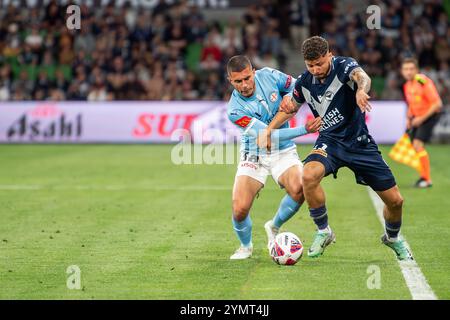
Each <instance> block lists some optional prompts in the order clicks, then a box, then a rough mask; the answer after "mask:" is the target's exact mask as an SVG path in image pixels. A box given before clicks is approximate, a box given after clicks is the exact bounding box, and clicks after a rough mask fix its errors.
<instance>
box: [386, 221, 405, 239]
mask: <svg viewBox="0 0 450 320" xmlns="http://www.w3.org/2000/svg"><path fill="white" fill-rule="evenodd" d="M401 226H402V221H401V220H400V221H398V222H387V221H384V228H385V229H386V234H387V236H388V237H389V238H397V237H398V233H399V232H400V227H401Z"/></svg>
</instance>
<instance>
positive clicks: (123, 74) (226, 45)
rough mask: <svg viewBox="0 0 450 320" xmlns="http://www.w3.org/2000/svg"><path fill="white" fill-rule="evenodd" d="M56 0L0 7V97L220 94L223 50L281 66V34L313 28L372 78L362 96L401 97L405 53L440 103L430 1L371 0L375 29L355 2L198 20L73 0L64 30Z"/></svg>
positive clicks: (441, 34)
mask: <svg viewBox="0 0 450 320" xmlns="http://www.w3.org/2000/svg"><path fill="white" fill-rule="evenodd" d="M61 3H62V2H60V1H56V0H51V1H49V3H48V4H47V5H46V6H44V7H35V8H27V7H26V6H24V7H20V8H17V7H15V6H13V5H8V6H6V7H4V9H3V7H2V12H0V100H16V99H19V100H27V99H36V100H51V99H57V100H61V99H68V100H89V101H99V100H101V101H104V100H111V99H116V100H120V99H132V100H141V99H142V100H160V99H163V100H172V99H182V100H193V99H226V97H227V96H229V94H230V86H229V85H228V83H227V80H226V74H225V66H226V62H227V61H228V59H229V58H230V57H231V56H233V55H236V54H246V55H248V56H249V57H250V58H251V59H252V61H253V64H254V66H255V67H256V68H263V67H266V66H267V67H272V68H280V69H281V70H284V67H285V57H286V52H284V51H283V48H285V46H283V42H284V41H285V39H288V36H289V33H290V39H291V41H292V43H291V44H292V45H294V47H295V48H296V50H298V48H299V45H300V43H301V42H302V41H303V40H304V39H306V38H307V37H308V36H310V35H312V34H321V35H323V36H324V37H326V38H327V39H328V40H329V41H330V45H331V47H332V50H333V53H334V54H336V55H347V56H353V57H355V58H356V59H357V60H358V61H359V62H360V64H361V65H362V66H363V67H364V68H365V69H366V70H367V72H368V73H369V74H370V75H371V77H372V79H373V82H372V84H373V85H372V87H373V92H372V96H373V97H374V98H383V99H401V91H400V90H401V85H402V79H401V78H400V77H399V74H398V70H397V69H398V66H399V65H400V63H399V62H400V61H401V59H402V58H403V57H404V56H410V55H415V56H417V58H418V59H419V61H420V64H421V66H423V68H425V69H426V73H427V74H429V75H430V77H432V78H433V80H434V81H435V83H436V86H437V87H438V90H439V92H440V94H441V97H442V99H443V101H444V103H446V104H449V103H450V92H449V91H450V70H449V65H450V25H449V13H448V12H446V11H445V10H444V8H443V4H442V3H443V2H442V1H440V0H427V1H423V0H373V1H371V4H376V5H378V6H380V8H381V11H382V19H381V27H382V28H381V29H380V30H369V29H368V28H367V26H366V19H367V14H366V13H365V10H360V7H364V8H366V4H368V3H369V2H368V1H367V0H363V1H361V2H358V1H345V2H344V1H343V2H339V1H336V0H296V1H290V2H289V1H288V2H283V1H274V0H261V2H260V4H259V5H251V6H248V7H247V8H246V9H244V12H243V15H242V17H239V16H236V17H232V18H230V19H226V20H224V21H215V20H206V19H205V17H204V13H203V12H202V10H201V9H200V8H199V7H198V6H196V5H191V2H190V1H186V0H181V1H165V0H159V1H157V4H156V6H155V7H154V8H153V10H151V11H150V10H140V8H136V7H134V6H131V4H130V2H129V1H125V5H124V6H123V7H122V8H117V7H115V6H114V5H113V4H111V3H110V4H109V5H106V6H100V7H98V8H97V7H96V8H95V10H94V9H93V8H92V7H87V6H86V5H81V12H82V17H83V19H82V24H81V30H76V31H73V32H72V31H69V30H68V29H67V28H66V26H65V10H64V6H63V5H61ZM362 3H364V4H363V5H361V6H359V4H362ZM447 7H448V6H447ZM297 52H298V51H297ZM295 56H296V57H297V56H298V55H295ZM284 71H285V72H287V73H291V74H292V73H295V74H297V73H299V71H300V70H284Z"/></svg>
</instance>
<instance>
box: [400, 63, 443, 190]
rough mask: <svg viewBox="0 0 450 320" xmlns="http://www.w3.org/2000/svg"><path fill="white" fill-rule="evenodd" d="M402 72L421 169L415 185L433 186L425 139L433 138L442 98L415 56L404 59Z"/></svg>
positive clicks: (411, 129) (409, 116) (414, 142)
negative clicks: (423, 72) (420, 70)
mask: <svg viewBox="0 0 450 320" xmlns="http://www.w3.org/2000/svg"><path fill="white" fill-rule="evenodd" d="M401 73H402V76H403V78H405V80H406V83H405V84H404V85H403V91H404V95H405V99H406V103H407V104H408V119H407V124H406V126H407V129H408V131H409V134H410V137H411V141H412V144H413V147H414V149H415V150H416V152H417V154H418V156H419V159H420V163H421V165H422V166H421V173H420V178H419V180H417V182H416V184H415V187H417V188H429V187H431V186H432V182H431V174H430V158H429V155H428V152H427V150H426V149H425V143H427V142H429V141H430V138H431V136H432V133H433V128H434V126H435V125H436V123H437V122H438V120H439V116H440V112H441V109H442V100H441V98H440V97H439V93H438V92H437V90H436V86H435V85H434V83H433V81H432V80H431V79H430V78H428V77H427V76H426V75H424V74H422V73H419V64H418V62H417V60H416V59H414V58H405V59H404V60H403V61H402V66H401Z"/></svg>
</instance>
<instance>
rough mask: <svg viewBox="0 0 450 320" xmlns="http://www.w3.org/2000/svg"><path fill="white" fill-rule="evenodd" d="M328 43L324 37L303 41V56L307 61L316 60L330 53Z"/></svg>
mask: <svg viewBox="0 0 450 320" xmlns="http://www.w3.org/2000/svg"><path fill="white" fill-rule="evenodd" d="M329 50H330V47H329V45H328V41H327V40H325V39H324V38H322V37H319V36H314V37H311V38H308V39H306V40H305V41H303V44H302V54H303V58H304V59H305V60H310V61H311V60H316V59H319V58H320V57H323V56H324V55H325V54H327V53H328V51H329Z"/></svg>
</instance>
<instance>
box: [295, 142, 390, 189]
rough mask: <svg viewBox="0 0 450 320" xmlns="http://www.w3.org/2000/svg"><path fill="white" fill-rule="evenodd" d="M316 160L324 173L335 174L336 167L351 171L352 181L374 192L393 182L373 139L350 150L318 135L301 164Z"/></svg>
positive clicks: (335, 175) (386, 187)
mask: <svg viewBox="0 0 450 320" xmlns="http://www.w3.org/2000/svg"><path fill="white" fill-rule="evenodd" d="M311 161H318V162H320V163H322V164H323V165H324V166H325V176H327V175H329V174H331V173H332V174H333V176H334V178H336V177H337V172H338V170H339V168H342V167H347V168H349V169H350V170H352V171H353V173H354V174H355V178H356V183H359V184H362V185H367V186H370V187H371V188H372V189H373V190H375V191H385V190H388V189H390V188H392V187H394V186H395V185H396V182H395V178H394V176H393V174H392V172H391V169H390V168H389V166H388V165H387V164H386V162H385V161H384V159H383V157H382V156H381V152H380V151H379V150H378V146H377V145H376V143H375V142H370V143H367V144H366V145H361V146H360V147H358V148H352V149H351V150H349V149H347V148H344V147H342V146H339V145H338V144H337V143H336V142H334V141H331V140H330V139H327V138H321V137H319V138H318V139H317V141H316V144H315V146H314V148H313V150H312V151H311V153H310V154H309V155H308V156H307V157H306V159H305V160H304V163H305V164H306V163H308V162H311Z"/></svg>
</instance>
